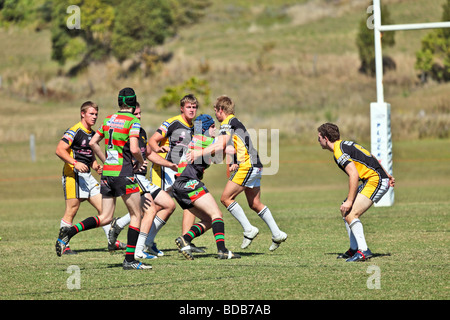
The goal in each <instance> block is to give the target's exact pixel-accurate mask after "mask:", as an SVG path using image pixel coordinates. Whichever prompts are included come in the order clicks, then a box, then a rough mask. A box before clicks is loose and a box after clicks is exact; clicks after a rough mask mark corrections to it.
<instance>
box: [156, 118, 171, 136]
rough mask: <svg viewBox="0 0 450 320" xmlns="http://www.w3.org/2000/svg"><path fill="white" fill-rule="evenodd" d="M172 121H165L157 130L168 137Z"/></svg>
mask: <svg viewBox="0 0 450 320" xmlns="http://www.w3.org/2000/svg"><path fill="white" fill-rule="evenodd" d="M169 127H170V122H169V121H164V122H163V123H162V124H161V125H160V126H159V128H158V129H157V130H156V132H158V133H160V134H161V135H162V136H163V137H164V138H165V137H167V132H168V131H169Z"/></svg>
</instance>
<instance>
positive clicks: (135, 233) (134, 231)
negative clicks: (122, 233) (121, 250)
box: [125, 226, 139, 262]
mask: <svg viewBox="0 0 450 320" xmlns="http://www.w3.org/2000/svg"><path fill="white" fill-rule="evenodd" d="M138 238H139V229H138V228H135V227H132V226H129V227H128V234H127V250H126V252H125V260H126V261H128V262H132V261H134V260H135V259H134V251H135V250H136V243H137V241H138Z"/></svg>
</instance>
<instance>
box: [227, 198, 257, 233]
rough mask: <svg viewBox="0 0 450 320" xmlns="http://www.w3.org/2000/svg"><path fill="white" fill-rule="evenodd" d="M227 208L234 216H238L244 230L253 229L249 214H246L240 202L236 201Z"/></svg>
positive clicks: (237, 218)
mask: <svg viewBox="0 0 450 320" xmlns="http://www.w3.org/2000/svg"><path fill="white" fill-rule="evenodd" d="M227 210H228V211H229V212H230V213H231V215H232V216H233V217H235V218H236V220H237V221H239V223H240V224H241V226H242V228H243V229H244V232H248V231H251V230H252V224H251V223H250V221H248V219H247V216H246V215H245V212H244V210H242V208H241V206H240V205H239V203H237V202H236V201H235V202H233V203H232V204H230V205H229V206H228V208H227Z"/></svg>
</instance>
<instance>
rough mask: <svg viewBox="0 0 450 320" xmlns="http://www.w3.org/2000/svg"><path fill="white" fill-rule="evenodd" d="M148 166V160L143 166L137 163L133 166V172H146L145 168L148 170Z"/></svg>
mask: <svg viewBox="0 0 450 320" xmlns="http://www.w3.org/2000/svg"><path fill="white" fill-rule="evenodd" d="M147 165H148V161H147V160H144V162H143V163H142V164H141V163H139V162H137V161H136V162H135V163H134V165H133V172H134V173H136V172H139V171H141V170H144V169H145V168H147Z"/></svg>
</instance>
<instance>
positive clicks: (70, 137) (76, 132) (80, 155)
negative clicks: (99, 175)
mask: <svg viewBox="0 0 450 320" xmlns="http://www.w3.org/2000/svg"><path fill="white" fill-rule="evenodd" d="M93 136H94V131H93V130H88V129H86V128H85V127H84V126H83V124H82V123H81V121H80V122H78V123H77V124H75V125H74V126H72V127H71V128H69V129H67V130H66V131H65V132H64V135H63V137H62V138H61V140H62V141H64V142H66V143H67V144H68V145H69V146H70V156H71V157H72V158H74V159H75V160H76V161H79V162H82V163H84V164H85V165H87V166H88V167H89V169H90V167H91V165H92V162H93V161H94V160H95V158H94V153H93V151H92V149H91V147H90V146H89V141H91V138H92V137H93ZM68 171H73V165H71V164H69V163H65V164H64V172H68Z"/></svg>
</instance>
